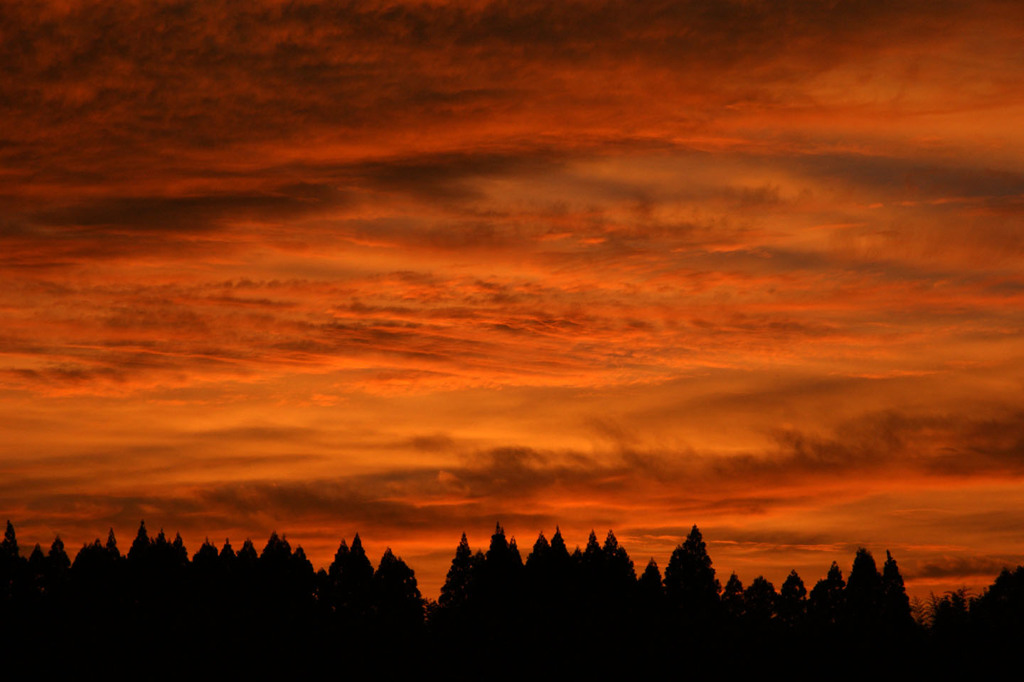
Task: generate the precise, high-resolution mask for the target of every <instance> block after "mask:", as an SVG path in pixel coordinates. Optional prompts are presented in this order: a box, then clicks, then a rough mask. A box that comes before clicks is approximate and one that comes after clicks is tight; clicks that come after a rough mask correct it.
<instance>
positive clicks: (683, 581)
mask: <svg viewBox="0 0 1024 682" xmlns="http://www.w3.org/2000/svg"><path fill="white" fill-rule="evenodd" d="M720 591H721V584H720V583H719V582H718V580H717V579H716V578H715V569H714V568H712V567H711V557H710V556H708V552H707V547H706V545H705V544H704V538H703V536H702V535H701V533H700V531H699V530H698V529H697V526H696V525H694V526H693V528H692V529H691V530H690V534H689V535H688V536H687V537H686V540H684V541H683V542H682V543H681V544H680V545H679V546H678V547H676V548H675V551H673V552H672V556H671V558H670V559H669V562H668V566H667V567H666V568H665V597H666V600H667V602H668V605H669V607H670V608H673V609H675V610H676V611H677V614H679V615H681V616H682V618H683V619H684V620H685V621H688V622H690V623H691V624H694V623H696V622H697V621H700V620H706V621H710V620H713V619H714V617H715V615H716V613H717V609H718V606H719V605H720V602H719V599H718V593H719V592H720Z"/></svg>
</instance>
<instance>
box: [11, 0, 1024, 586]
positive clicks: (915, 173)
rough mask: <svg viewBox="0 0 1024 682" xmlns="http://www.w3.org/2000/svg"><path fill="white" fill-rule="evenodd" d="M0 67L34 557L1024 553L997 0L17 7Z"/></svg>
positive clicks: (1015, 271) (436, 564)
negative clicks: (686, 543)
mask: <svg viewBox="0 0 1024 682" xmlns="http://www.w3.org/2000/svg"><path fill="white" fill-rule="evenodd" d="M0 64H3V69H2V70H0V285H2V286H0V321H2V325H0V515H3V516H5V517H7V518H9V519H10V520H11V521H12V522H13V523H14V525H15V528H16V529H17V531H18V538H19V542H20V544H21V545H22V547H23V548H24V549H28V548H31V546H32V544H34V543H35V542H39V543H42V544H43V545H44V547H45V546H46V545H48V544H49V543H50V541H51V540H52V539H53V537H54V535H55V534H60V536H61V537H62V539H63V540H64V541H65V544H66V545H67V546H68V548H69V550H71V551H72V556H73V553H74V552H75V551H77V548H79V547H80V546H81V545H82V544H83V543H85V542H87V541H91V540H92V539H93V538H95V537H105V536H106V532H107V529H108V527H113V528H114V530H115V532H116V533H117V536H118V539H119V542H120V544H121V547H122V550H124V549H127V547H128V545H129V544H130V541H131V539H132V537H134V534H135V530H136V528H137V527H138V524H139V521H140V520H141V519H145V521H146V524H147V527H149V528H150V529H151V531H152V532H155V531H156V530H157V529H159V528H163V529H165V530H166V532H167V533H168V534H171V535H173V533H175V532H180V533H181V535H182V537H183V538H184V540H185V543H186V546H187V547H188V548H189V550H190V551H191V552H195V551H196V550H197V549H198V548H199V545H200V544H201V542H202V541H203V539H204V538H206V537H209V538H210V539H212V540H213V541H215V542H217V543H218V544H220V543H222V542H223V540H224V538H230V539H231V541H232V543H233V544H234V545H235V546H236V547H237V546H239V545H240V543H241V541H242V540H244V539H245V538H247V537H251V538H252V539H253V541H254V543H255V544H256V545H257V548H261V547H262V546H263V544H265V542H266V538H267V537H268V536H269V534H270V532H271V531H277V532H278V533H283V534H284V535H285V536H286V537H287V538H288V540H289V541H290V542H291V543H292V545H293V546H295V545H297V544H299V545H302V546H303V548H304V549H305V550H306V552H307V554H308V555H309V557H310V559H311V560H312V561H313V564H314V566H316V567H318V568H319V567H326V566H327V565H328V564H329V563H330V561H331V558H332V557H333V554H334V550H335V549H336V548H337V546H338V543H339V541H340V540H341V539H342V538H347V539H348V540H349V542H351V539H352V537H353V535H354V534H355V533H356V532H358V533H359V534H360V536H361V538H362V539H363V541H364V544H365V545H366V547H367V550H368V553H369V554H370V555H371V558H373V559H376V558H377V557H379V556H380V554H381V553H382V552H383V551H384V548H385V547H388V546H390V547H391V548H392V549H393V550H394V552H395V553H396V554H398V555H399V556H401V557H402V558H403V559H404V560H405V561H406V562H408V563H409V564H410V565H411V566H412V567H413V568H414V569H415V570H416V572H417V577H418V579H419V583H420V586H421V589H422V590H423V593H424V595H425V596H427V597H430V598H436V597H437V593H438V591H439V589H440V586H441V584H442V583H443V580H444V575H445V572H446V570H447V567H448V565H449V563H450V561H451V558H452V556H454V551H455V547H456V546H457V544H458V542H459V537H460V535H461V533H462V532H463V531H465V532H466V533H467V535H468V537H469V541H470V544H471V546H472V547H473V548H474V549H477V548H483V549H486V547H487V544H488V542H489V538H490V534H491V532H493V529H494V525H495V523H496V522H500V523H501V524H502V525H503V526H504V527H505V530H506V532H507V533H508V534H509V535H511V536H515V538H516V540H517V542H518V544H519V546H520V550H521V552H522V553H523V556H524V558H525V556H526V555H527V553H528V551H529V548H530V547H532V545H533V542H534V540H535V539H536V538H537V535H538V533H540V532H544V533H545V534H546V536H547V537H548V538H550V537H551V535H552V534H553V532H554V530H555V528H556V526H558V527H560V528H561V530H562V533H563V535H564V536H565V538H566V540H567V542H568V544H569V546H570V548H571V547H572V546H573V545H576V544H579V545H583V544H585V543H586V539H587V535H588V534H589V532H590V530H591V529H594V530H595V531H596V533H597V535H598V537H599V538H602V539H603V537H604V535H605V533H606V532H607V531H608V530H609V529H612V530H614V532H615V534H616V535H617V537H618V539H619V541H620V543H621V544H623V545H624V546H625V548H626V549H627V551H628V552H629V553H630V555H631V557H632V558H633V560H634V562H635V563H636V565H637V569H638V572H639V571H641V570H642V569H643V566H644V565H645V564H646V563H647V560H648V559H649V558H652V557H653V558H654V559H655V560H656V561H657V562H658V564H659V565H660V566H661V567H662V569H663V568H664V566H665V565H666V564H667V561H668V557H669V555H670V553H671V551H672V549H673V547H674V546H675V545H676V544H678V543H679V542H680V541H681V540H682V539H683V537H684V536H685V535H686V533H687V532H688V531H689V529H690V527H691V526H692V525H694V524H696V525H697V526H698V527H699V528H700V529H701V531H702V533H703V535H704V539H705V541H706V542H707V545H708V551H709V553H710V555H711V557H712V559H713V561H714V566H715V568H716V570H717V571H718V574H719V577H720V579H721V580H722V581H723V583H724V581H725V579H726V578H727V577H728V575H729V574H730V573H731V572H733V571H735V572H737V573H738V574H739V576H740V578H741V579H742V580H743V582H744V583H745V584H746V583H749V582H750V581H751V580H752V579H753V578H754V577H756V576H757V575H762V574H763V575H765V576H766V577H768V578H769V579H770V580H772V581H773V582H775V584H776V585H780V584H781V582H782V580H783V579H784V578H785V576H786V575H787V574H788V573H789V571H790V570H791V569H796V570H797V571H798V572H799V573H800V575H801V576H802V577H803V578H804V581H805V582H806V583H808V587H810V586H811V585H813V583H814V582H816V581H817V580H818V579H820V578H822V577H824V575H825V573H826V572H827V570H828V567H829V565H830V564H831V562H832V561H837V562H839V564H840V566H841V567H842V568H843V570H844V573H845V572H848V570H849V567H850V565H851V563H852V560H853V555H854V553H855V551H856V548H857V547H861V546H863V547H867V548H868V549H869V550H871V551H872V552H873V553H874V555H875V557H876V559H878V560H879V562H881V561H882V560H884V557H885V551H886V550H890V551H891V552H892V554H893V556H894V557H895V558H896V560H897V561H898V562H899V565H900V568H901V571H902V573H903V575H904V577H905V578H906V580H907V584H908V590H909V591H910V592H911V593H912V594H916V595H924V596H926V595H927V594H928V593H929V592H932V591H934V592H936V593H938V594H941V593H942V592H943V591H945V590H949V589H955V588H957V587H959V586H967V587H968V588H970V589H971V590H973V591H975V592H977V591H979V590H981V589H982V588H983V587H984V586H985V585H988V584H990V583H991V582H992V580H993V579H994V577H995V576H996V575H997V574H998V572H999V571H1000V569H1001V568H1002V567H1004V566H1009V567H1013V566H1016V565H1018V564H1020V563H1024V532H1022V531H1021V529H1022V528H1024V401H1022V397H1024V340H1022V331H1024V133H1022V132H1021V125H1020V122H1021V121H1022V120H1024V88H1021V87H1020V84H1021V82H1022V79H1024V5H1022V4H1021V3H1019V2H1010V1H1007V2H991V1H982V2H947V1H944V0H935V1H933V2H929V3H919V2H903V1H900V0H895V1H893V2H886V3H879V2H867V1H862V2H857V1H851V2H842V1H834V2H803V1H800V0H791V1H782V2H767V1H765V2H762V1H759V0H743V1H730V0H723V1H721V2H703V1H702V2H697V1H692V2H687V1H685V0H680V1H675V2H657V1H650V2H643V3H637V2H631V1H626V0H580V1H574V0H568V1H565V2H558V3H551V2H538V1H536V0H519V1H516V2H506V1H493V2H491V1H479V2H477V1H467V2H440V1H427V2H421V3H403V2H394V3H393V2H374V1H372V0H368V1H365V2H348V3H346V2H336V1H333V0H330V1H329V0H312V1H302V0H300V1H296V2H277V1H274V0H253V1H246V2H236V1H233V0H202V1H200V0H195V1H177V0H176V1H172V2H167V1H159V0H145V1H134V0H125V1H124V2H117V3H109V2H99V1H97V2H92V1H81V2H79V1H74V0H71V1H63V0H61V1H58V0H53V1H34V0H33V1H24V0H6V1H5V2H4V3H3V4H2V5H0Z"/></svg>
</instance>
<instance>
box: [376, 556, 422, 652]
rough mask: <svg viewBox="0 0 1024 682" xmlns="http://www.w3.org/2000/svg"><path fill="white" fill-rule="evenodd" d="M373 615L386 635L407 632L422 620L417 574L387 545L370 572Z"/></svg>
mask: <svg viewBox="0 0 1024 682" xmlns="http://www.w3.org/2000/svg"><path fill="white" fill-rule="evenodd" d="M373 594H374V607H375V608H374V616H375V621H376V623H377V626H378V627H380V628H382V630H383V632H384V633H386V635H387V636H389V637H395V636H396V635H403V636H409V635H411V634H412V633H413V632H414V631H415V630H416V629H418V628H419V627H420V626H421V625H422V624H423V597H422V596H421V595H420V590H419V587H418V586H417V585H416V576H415V575H414V574H413V572H412V569H410V568H409V567H408V566H407V565H406V563H405V562H404V561H402V560H401V559H400V558H398V557H396V556H395V555H394V553H392V551H391V548H390V547H388V548H387V549H386V550H385V551H384V555H383V556H382V557H381V558H380V564H379V565H378V566H377V570H376V572H374V574H373Z"/></svg>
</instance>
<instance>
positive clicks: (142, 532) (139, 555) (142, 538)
mask: <svg viewBox="0 0 1024 682" xmlns="http://www.w3.org/2000/svg"><path fill="white" fill-rule="evenodd" d="M150 544H151V543H150V540H149V533H148V532H147V531H146V522H145V521H140V522H139V531H138V533H136V534H135V539H134V540H133V541H132V546H131V548H130V549H129V550H128V560H129V561H132V562H135V561H143V560H145V558H146V557H147V556H148V554H149V547H150Z"/></svg>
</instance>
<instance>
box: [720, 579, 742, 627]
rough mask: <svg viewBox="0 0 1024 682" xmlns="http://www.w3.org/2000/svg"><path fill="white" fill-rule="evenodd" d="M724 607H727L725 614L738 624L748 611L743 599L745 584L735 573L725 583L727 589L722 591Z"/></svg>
mask: <svg viewBox="0 0 1024 682" xmlns="http://www.w3.org/2000/svg"><path fill="white" fill-rule="evenodd" d="M722 606H723V607H725V613H726V614H727V615H728V616H729V617H730V618H732V619H733V620H734V621H737V622H738V621H739V620H740V619H741V618H742V617H743V613H744V611H745V610H746V604H745V602H744V599H743V583H742V582H741V581H740V577H739V576H738V575H736V573H735V572H733V573H732V574H731V575H730V576H729V579H728V580H727V581H726V582H725V588H724V589H723V590H722Z"/></svg>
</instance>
